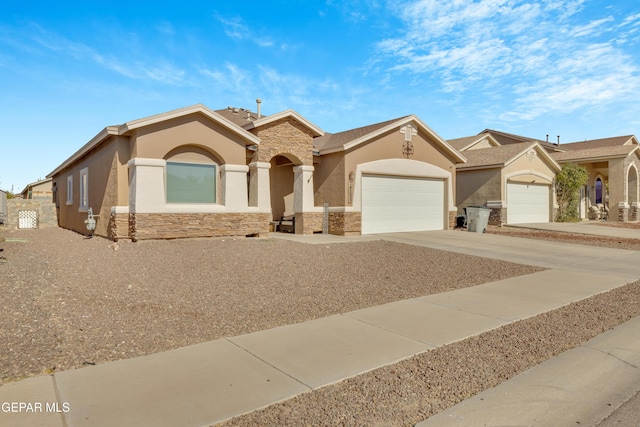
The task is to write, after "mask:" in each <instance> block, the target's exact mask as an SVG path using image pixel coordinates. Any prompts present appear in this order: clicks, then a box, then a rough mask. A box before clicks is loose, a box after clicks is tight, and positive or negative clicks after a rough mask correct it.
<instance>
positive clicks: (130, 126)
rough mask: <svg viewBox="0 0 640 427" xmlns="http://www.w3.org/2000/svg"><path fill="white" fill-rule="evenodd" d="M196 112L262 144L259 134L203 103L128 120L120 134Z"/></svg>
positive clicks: (119, 131) (120, 129)
mask: <svg viewBox="0 0 640 427" xmlns="http://www.w3.org/2000/svg"><path fill="white" fill-rule="evenodd" d="M194 113H200V114H203V115H205V116H206V117H208V118H210V119H211V120H213V121H215V122H217V123H218V124H220V125H222V126H223V127H226V128H227V129H229V130H230V131H232V132H234V133H236V134H238V135H239V136H241V137H242V138H243V139H245V140H246V141H247V142H249V143H250V144H249V145H259V144H260V139H259V138H258V137H257V136H255V135H254V134H252V133H250V132H247V131H246V130H245V129H243V128H241V127H240V126H238V125H236V124H235V123H233V122H232V121H230V120H227V119H225V118H224V117H222V116H221V115H220V114H218V113H216V112H215V111H213V110H210V109H208V108H207V107H205V106H204V105H202V104H196V105H191V106H189V107H185V108H180V109H177V110H173V111H168V112H166V113H161V114H156V115H154V116H149V117H145V118H142V119H137V120H132V121H130V122H126V123H125V124H123V125H120V126H118V134H119V135H124V134H125V133H127V132H129V131H132V130H135V129H139V128H141V127H145V126H149V125H153V124H156V123H161V122H165V121H167V120H172V119H175V118H178V117H183V116H187V115H189V114H194Z"/></svg>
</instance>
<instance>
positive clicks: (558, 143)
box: [556, 135, 560, 145]
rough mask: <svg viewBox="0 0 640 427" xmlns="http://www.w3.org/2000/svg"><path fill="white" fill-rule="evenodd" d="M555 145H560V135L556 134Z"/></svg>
mask: <svg viewBox="0 0 640 427" xmlns="http://www.w3.org/2000/svg"><path fill="white" fill-rule="evenodd" d="M556 145H560V135H558V142H557V143H556Z"/></svg>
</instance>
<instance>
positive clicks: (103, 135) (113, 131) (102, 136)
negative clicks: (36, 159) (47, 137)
mask: <svg viewBox="0 0 640 427" xmlns="http://www.w3.org/2000/svg"><path fill="white" fill-rule="evenodd" d="M113 135H119V133H118V127H117V126H107V127H106V128H104V129H102V130H101V131H100V133H98V134H97V135H96V136H94V137H93V138H91V139H90V140H89V142H87V143H86V144H85V145H83V146H82V147H81V148H80V149H79V150H78V151H76V152H75V153H73V154H72V155H71V156H70V157H69V158H68V159H67V160H65V161H64V162H62V164H60V166H58V167H57V168H55V169H54V170H53V171H52V172H51V173H49V174H48V175H47V178H52V177H53V176H54V175H56V174H58V173H59V172H60V171H62V170H64V169H65V168H66V167H68V166H69V165H71V164H73V163H74V162H76V161H77V160H78V159H80V158H81V157H82V156H84V155H85V154H87V153H88V152H89V151H91V150H92V149H93V148H95V147H97V146H98V145H99V144H101V143H102V142H103V141H105V140H106V139H107V138H109V137H110V136H113Z"/></svg>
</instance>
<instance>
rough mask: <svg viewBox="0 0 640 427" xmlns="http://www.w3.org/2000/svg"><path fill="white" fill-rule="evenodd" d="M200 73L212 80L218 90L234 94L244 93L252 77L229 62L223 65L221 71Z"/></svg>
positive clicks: (203, 71)
mask: <svg viewBox="0 0 640 427" xmlns="http://www.w3.org/2000/svg"><path fill="white" fill-rule="evenodd" d="M200 73H201V74H202V75H204V76H205V77H207V78H209V79H211V80H213V82H214V83H215V84H216V88H217V89H218V90H222V91H228V92H232V93H234V94H242V93H245V92H246V91H247V89H248V88H249V87H250V86H251V84H252V77H251V73H250V72H249V71H247V70H243V69H241V68H240V67H239V66H238V65H236V64H232V63H229V62H227V63H225V65H224V69H223V70H207V69H200Z"/></svg>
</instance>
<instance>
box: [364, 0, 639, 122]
mask: <svg viewBox="0 0 640 427" xmlns="http://www.w3.org/2000/svg"><path fill="white" fill-rule="evenodd" d="M586 6H587V4H586V3H585V1H584V0H549V1H545V2H539V3H535V4H530V3H528V2H526V1H523V0H479V1H477V0H475V1H474V0H454V1H450V2H440V1H438V0H418V1H413V2H409V3H400V2H396V3H394V5H393V7H394V10H395V13H396V14H397V15H398V16H399V17H400V18H401V19H402V21H403V22H404V24H405V26H406V28H405V29H401V30H398V33H399V35H398V36H396V37H390V38H387V39H384V40H381V41H380V42H379V43H378V44H377V49H378V52H379V56H378V58H377V61H376V65H377V66H378V67H380V66H381V64H386V68H383V70H384V72H391V73H410V74H412V75H413V76H414V78H419V77H420V76H423V79H424V80H433V79H434V78H435V79H436V80H437V81H439V83H440V88H441V90H442V91H443V92H446V93H465V92H466V91H468V90H469V89H471V88H473V89H474V90H475V91H478V92H479V93H480V94H483V93H484V94H486V95H487V96H491V97H494V98H496V97H500V99H501V100H502V102H504V99H507V100H508V101H507V102H509V104H511V107H512V108H511V111H510V112H509V113H507V114H504V115H503V116H502V117H503V119H506V118H516V117H517V118H519V119H523V118H526V119H532V118H535V117H537V116H539V115H542V114H545V113H548V112H552V111H561V112H570V111H575V110H576V109H579V108H583V107H584V106H593V105H597V104H601V103H608V102H614V101H616V100H622V99H625V100H631V99H632V98H633V94H634V93H636V92H637V89H638V88H640V77H638V71H640V67H638V65H637V62H636V59H635V57H634V56H633V55H631V54H627V53H625V51H624V50H623V46H624V44H625V43H626V42H627V41H628V40H629V38H630V36H629V34H632V33H631V30H633V29H636V28H638V29H640V27H638V26H637V25H638V24H640V14H637V15H632V16H629V17H626V18H625V17H616V16H614V15H611V11H606V14H607V15H606V16H602V15H600V16H597V14H595V15H594V14H593V13H591V14H589V15H588V16H589V18H588V20H585V18H584V17H583V15H582V12H583V11H584V10H585V7H586ZM599 12H601V13H604V12H602V11H599ZM616 22H621V24H620V25H621V26H623V27H624V28H625V29H626V30H627V33H625V34H621V33H620V32H619V31H615V30H614V29H615V27H616ZM606 35H609V36H610V40H606V37H605V36H606ZM497 94H500V95H497Z"/></svg>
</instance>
